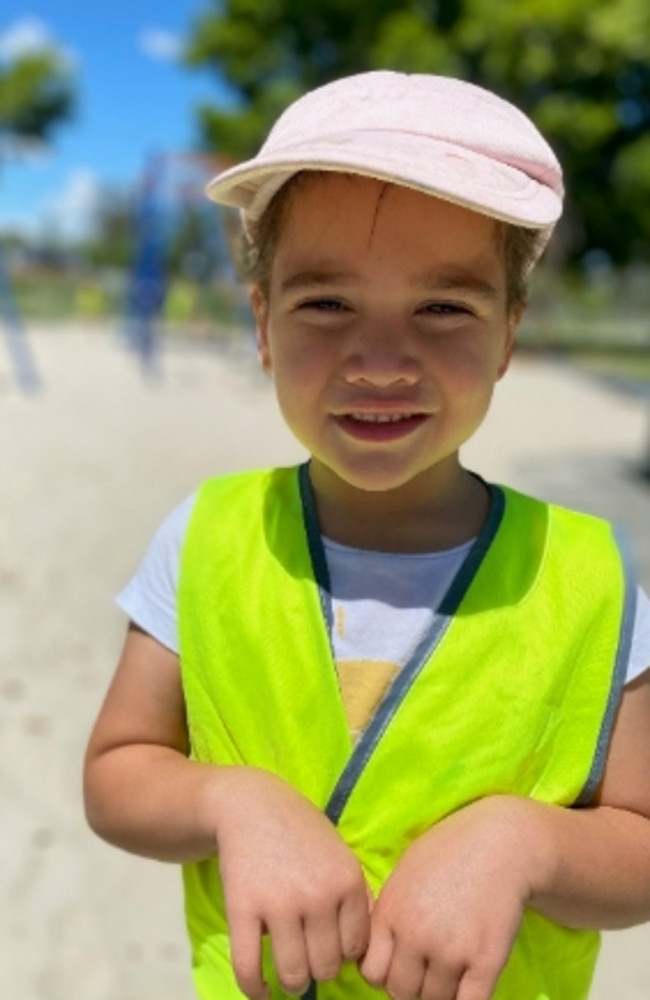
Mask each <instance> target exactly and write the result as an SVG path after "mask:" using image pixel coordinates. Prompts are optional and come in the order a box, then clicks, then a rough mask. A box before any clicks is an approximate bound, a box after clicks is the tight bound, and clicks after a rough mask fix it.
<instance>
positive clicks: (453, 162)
mask: <svg viewBox="0 0 650 1000" xmlns="http://www.w3.org/2000/svg"><path fill="white" fill-rule="evenodd" d="M209 194H210V196H211V197H212V198H213V199H214V200H215V201H218V202H221V203H225V204H228V205H236V206H239V207H240V208H241V209H242V213H243V220H244V227H245V231H246V234H247V238H248V241H249V255H250V262H251V302H252V307H253V311H254V315H255V320H256V325H257V337H258V345H259V356H260V359H261V363H262V365H263V366H264V368H265V369H266V371H268V372H269V373H270V374H271V375H272V376H273V378H274V381H275V388H276V392H277V397H278V401H279V405H280V407H281V410H282V413H283V415H284V417H285V419H286V421H287V423H288V425H289V427H290V428H291V429H292V431H293V432H294V433H295V435H296V437H297V438H298V439H299V440H300V441H301V442H302V444H303V445H304V446H305V448H306V449H307V450H308V452H309V455H310V460H309V461H308V462H307V463H306V464H305V465H303V466H301V467H300V468H288V469H285V468H281V469H271V470H267V471H256V472H250V473H244V474H236V475H231V476H225V477H221V478H217V479H214V480H210V481H209V482H207V483H205V484H204V485H203V486H202V487H201V488H200V490H199V491H198V494H196V495H195V496H193V497H191V498H190V499H189V500H188V501H187V502H186V503H185V504H183V505H182V507H180V508H179V509H178V510H177V511H175V512H174V513H173V514H172V516H171V517H170V518H169V519H168V520H167V521H166V522H165V524H164V525H163V527H162V528H161V530H160V531H159V533H158V535H157V536H156V538H155V540H154V542H153V543H152V546H151V548H150V550H149V552H148V554H147V556H146V558H145V560H144V562H143V564H142V566H141V567H140V569H139V571H138V573H137V574H136V576H135V578H134V579H133V580H132V582H131V583H130V584H129V586H128V587H127V588H126V590H125V591H124V592H123V594H122V595H121V605H122V607H123V608H124V609H125V610H126V612H127V614H128V615H129V617H130V620H131V624H130V626H129V630H128V634H127V638H126V643H125V646H124V651H123V653H122V657H121V660H120V663H119V666H118V668H117V672H116V675H115V679H114V681H113V683H112V685H111V688H110V690H109V692H108V695H107V697H106V700H105V703H104V706H103V708H102V709H101V713H100V715H99V719H98V721H97V724H96V727H95V730H94V732H93V734H92V737H91V740H90V745H89V748H88V753H87V760H86V767H85V789H86V804H87V812H88V817H89V821H90V824H91V825H92V827H93V828H94V830H96V832H97V833H99V834H100V835H101V836H102V837H105V838H106V839H107V840H109V841H111V842H112V843H114V844H116V845H118V846H119V847H122V848H124V849H126V850H129V851H133V852H136V853H139V854H143V855H148V856H150V857H153V858H159V859H163V860H168V861H173V862H182V863H183V865H184V882H185V894H186V910H187V921H188V928H189V934H190V938H191V942H192V949H193V966H194V976H195V985H196V989H197V992H198V995H199V996H200V997H201V1000H232V998H237V997H241V996H242V995H245V996H247V997H250V998H253V1000H262V998H267V997H272V998H275V1000H277V998H280V997H285V996H295V995H300V994H304V995H305V996H308V997H310V998H315V997H318V998H319V1000H363V998H370V997H377V996H386V994H388V995H390V996H391V997H393V998H396V1000H415V998H421V1000H584V998H585V997H586V996H587V993H588V990H589V984H590V979H591V975H592V970H593V966H594V962H595V959H596V954H597V949H598V935H597V929H599V928H612V927H624V926H628V925H631V924H634V923H640V922H642V921H645V920H648V919H650V782H649V781H648V774H650V673H649V672H648V670H647V668H648V666H649V665H650V625H649V622H650V611H649V608H648V601H647V598H646V597H645V595H644V594H643V593H642V592H640V591H639V590H638V588H636V587H635V586H634V585H633V584H631V583H630V581H629V579H628V578H627V573H626V569H625V567H624V564H623V561H622V559H621V556H620V554H619V550H618V547H617V545H616V542H615V540H614V538H613V534H612V531H611V529H610V527H609V526H608V525H607V524H606V523H604V522H602V521H600V520H598V519H596V518H592V517H589V516H586V515H582V514H576V513H572V512H569V511H567V510H565V509H562V508H559V507H556V506H552V505H549V504H546V503H542V502H540V501H537V500H534V499H531V498H529V497H526V496H524V495H522V494H519V493H517V492H515V491H513V490H511V489H508V488H506V487H501V486H494V485H492V484H490V483H486V482H484V481H483V480H482V479H480V478H479V477H478V476H476V475H474V474H472V473H471V472H470V471H468V470H466V469H465V468H464V467H463V466H462V464H461V462H460V460H459V449H460V448H461V446H462V445H463V443H464V442H465V441H467V439H468V438H469V437H470V436H471V435H472V434H473V433H474V431H475V430H476V429H477V428H478V427H479V425H480V424H481V422H482V420H483V418H484V416H485V414H486V412H487V410H488V407H489V404H490V398H491V395H492V391H493V388H494V385H495V383H496V382H497V380H498V379H500V378H501V377H502V376H503V375H504V373H505V372H506V369H507V367H508V362H509V360H510V355H511V352H512V348H513V342H514V339H515V333H516V330H517V326H518V324H519V321H520V319H521V316H522V313H523V311H524V306H525V276H526V274H527V273H528V271H529V270H530V268H531V267H532V266H533V264H534V262H535V260H536V259H537V258H538V257H539V255H540V253H541V252H542V249H543V247H544V245H545V243H546V241H547V239H548V237H549V235H550V233H551V229H552V227H553V224H554V223H555V222H556V220H557V218H558V216H559V215H560V212H561V199H562V180H561V174H560V168H559V166H558V163H557V161H556V159H555V156H554V155H553V153H552V151H551V149H550V148H549V146H548V145H547V143H546V142H545V141H544V139H543V138H542V137H541V136H540V134H539V133H538V132H537V130H536V129H535V127H534V126H533V125H532V123H531V122H530V121H529V120H528V119H527V118H526V117H525V116H524V115H523V114H521V113H520V112H519V111H518V110H517V109H516V108H514V107H512V106H511V105H510V104H508V103H507V102H505V101H503V100H501V99H499V98H497V97H496V96H495V95H493V94H491V93H489V92H486V91H485V90H482V89H480V88H478V87H475V86H472V85H469V84H466V83H463V82H460V81H457V80H453V79H448V78H441V77H435V76H424V75H414V76H407V75H403V74H399V73H390V72H374V73H366V74H362V75H359V76H353V77H350V78H346V79H343V80H339V81H338V82H335V83H332V84H329V85H327V86H325V87H322V88H320V89H318V90H316V91H314V92H313V93H311V94H308V95H307V96H306V97H304V98H302V99H301V100H299V101H298V102H296V103H295V104H294V105H293V106H291V107H290V108H289V109H288V110H287V111H286V112H285V114H284V115H283V116H282V117H281V118H280V120H279V121H278V123H277V125H276V126H275V128H274V129H273V130H272V131H271V133H270V135H269V137H268V140H267V142H266V143H265V145H264V146H263V148H262V150H261V151H260V153H259V155H258V156H257V157H256V158H254V159H252V160H251V161H250V162H247V163H243V164H241V165H239V166H237V167H235V168H233V169H230V170H228V171H226V172H225V173H223V174H222V175H220V176H219V177H217V178H216V179H215V180H214V181H213V182H212V184H211V186H210V188H209ZM260 433H263V429H260ZM637 598H638V601H637V606H636V608H635V600H637Z"/></svg>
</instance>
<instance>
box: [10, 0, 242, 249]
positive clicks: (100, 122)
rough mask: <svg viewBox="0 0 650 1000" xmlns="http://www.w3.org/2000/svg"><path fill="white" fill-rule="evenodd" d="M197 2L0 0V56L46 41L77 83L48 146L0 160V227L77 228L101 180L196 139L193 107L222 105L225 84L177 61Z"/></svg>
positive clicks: (131, 178)
mask: <svg viewBox="0 0 650 1000" xmlns="http://www.w3.org/2000/svg"><path fill="white" fill-rule="evenodd" d="M206 5H207V0H167V2H163V3H161V2H160V0H108V2H106V0H105V2H104V3H102V4H94V3H89V2H88V0H35V2H33V3H31V4H30V3H27V4H26V3H25V2H24V0H1V9H0V60H2V61H5V60H8V59H12V58H15V57H16V55H17V54H19V53H20V52H25V51H27V50H29V49H30V48H33V47H35V46H38V45H39V44H41V43H43V42H46V43H47V44H49V45H53V46H55V47H56V48H57V49H58V50H59V51H60V52H61V53H62V54H63V55H64V57H65V58H66V60H67V61H68V62H69V64H70V66H71V70H72V72H73V74H74V76H75V78H76V80H77V85H78V107H77V110H76V114H75V119H74V120H73V121H71V122H70V123H66V124H64V125H62V126H61V127H60V128H59V129H58V130H57V131H56V132H55V134H54V141H53V143H52V147H51V149H49V150H47V151H44V152H39V153H36V154H32V155H27V156H24V157H21V158H19V159H16V158H13V159H12V160H10V161H9V162H8V163H4V164H3V165H2V167H1V172H0V230H7V229H16V228H20V229H23V230H27V231H32V232H35V231H36V232H38V231H42V230H43V229H44V228H50V229H52V228H56V230H57V231H59V232H61V233H62V234H66V235H73V236H74V235H75V234H77V233H80V232H82V231H83V230H84V227H85V226H86V225H87V220H88V218H89V217H90V215H91V213H92V208H93V205H94V204H96V201H97V198H98V195H99V193H100V192H101V190H102V187H103V186H106V185H110V186H113V187H117V186H119V187H122V188H127V189H128V188H130V187H131V186H132V185H134V184H135V183H136V181H137V178H138V176H139V174H140V172H141V171H142V169H143V166H144V164H145V162H146V159H147V157H148V156H149V155H150V154H151V153H152V152H154V151H173V152H179V151H186V150H189V149H191V148H192V146H193V145H195V143H196V131H195V119H194V116H193V113H192V109H193V107H194V106H195V105H196V104H198V103H200V102H212V103H215V104H217V103H220V104H223V103H227V101H228V94H227V89H226V87H225V86H223V85H220V84H219V82H218V81H217V80H216V79H215V78H213V77H211V76H210V75H208V74H207V73H204V72H197V71H188V70H185V69H183V67H182V66H180V65H179V63H178V59H177V55H178V50H179V46H180V45H181V43H182V41H183V40H184V38H186V37H187V34H188V28H189V25H190V24H191V23H192V20H193V18H194V17H196V16H197V14H199V13H201V12H202V11H203V10H204V9H205V8H206Z"/></svg>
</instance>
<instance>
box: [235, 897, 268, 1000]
mask: <svg viewBox="0 0 650 1000" xmlns="http://www.w3.org/2000/svg"><path fill="white" fill-rule="evenodd" d="M229 927H230V952H231V956H232V967H233V972H234V973H235V979H236V980H237V984H238V986H239V988H240V990H241V991H242V993H244V994H245V995H246V996H247V997H250V998H251V1000H267V998H268V996H269V989H268V986H267V985H266V983H265V982H264V979H263V977H262V927H261V924H260V923H259V921H257V920H254V919H250V918H246V917H238V916H237V915H234V914H230V917H229Z"/></svg>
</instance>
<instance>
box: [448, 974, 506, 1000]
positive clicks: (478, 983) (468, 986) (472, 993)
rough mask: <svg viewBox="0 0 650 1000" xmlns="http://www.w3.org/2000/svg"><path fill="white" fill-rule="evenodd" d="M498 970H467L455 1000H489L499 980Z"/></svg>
mask: <svg viewBox="0 0 650 1000" xmlns="http://www.w3.org/2000/svg"><path fill="white" fill-rule="evenodd" d="M499 973H500V968H497V969H494V968H490V969H488V968H482V967H477V966H473V967H472V968H471V969H467V970H466V971H465V974H464V975H463V977H462V978H461V981H460V983H459V985H458V992H457V995H456V1000H490V997H491V996H492V994H493V992H494V989H495V987H496V984H497V979H498V978H499Z"/></svg>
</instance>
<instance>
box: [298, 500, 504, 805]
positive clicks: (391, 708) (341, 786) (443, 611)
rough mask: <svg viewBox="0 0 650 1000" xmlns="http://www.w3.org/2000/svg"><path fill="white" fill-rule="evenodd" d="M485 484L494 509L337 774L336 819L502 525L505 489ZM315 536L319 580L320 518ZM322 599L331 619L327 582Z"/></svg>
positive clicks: (333, 797)
mask: <svg viewBox="0 0 650 1000" xmlns="http://www.w3.org/2000/svg"><path fill="white" fill-rule="evenodd" d="M486 486H487V489H488V490H489V492H490V500H491V502H490V510H489V513H488V517H487V520H486V523H485V525H484V527H483V530H482V531H481V533H480V534H479V536H478V537H477V539H476V541H475V542H474V545H473V546H472V548H471V549H470V550H469V552H468V554H467V556H466V558H465V560H464V562H463V564H462V565H461V567H460V569H459V570H458V573H457V574H456V576H455V577H454V579H453V581H452V583H451V585H450V587H449V589H448V591H447V593H446V594H445V596H444V598H443V600H442V601H441V604H440V607H439V608H438V610H437V612H436V614H435V615H434V619H433V622H432V623H431V627H430V629H429V630H428V632H427V634H426V635H425V636H424V637H423V639H422V640H421V642H420V643H419V644H418V646H417V648H416V650H415V651H414V653H413V655H412V657H411V659H410V660H409V662H408V663H406V664H405V666H404V667H403V668H402V670H401V671H400V673H399V674H398V676H397V677H396V678H395V681H394V682H393V684H392V685H391V687H390V688H389V690H388V692H387V694H386V696H385V698H384V699H383V701H382V702H381V704H380V705H379V707H378V709H377V711H376V712H375V714H374V716H373V718H372V719H371V721H370V723H369V725H368V727H367V728H366V730H365V731H364V733H363V735H362V736H361V738H360V740H359V742H358V743H357V745H356V747H355V749H354V752H353V753H352V756H351V757H350V760H349V761H348V763H347V765H346V767H345V769H344V771H343V773H342V774H341V777H340V778H339V780H338V782H337V784H336V787H335V788H334V791H333V792H332V795H331V797H330V800H329V802H328V804H327V807H326V809H325V813H326V815H327V816H328V817H329V819H330V820H331V821H332V822H333V823H338V821H339V819H340V817H341V814H342V812H343V810H344V808H345V805H346V803H347V801H348V799H349V798H350V795H351V794H352V792H353V790H354V787H355V785H356V783H357V781H358V780H359V777H360V775H361V774H362V772H363V770H364V768H365V767H366V764H367V763H368V761H369V760H370V757H371V756H372V753H373V751H374V750H375V747H376V746H377V744H378V743H379V741H380V739H381V737H382V736H383V734H384V733H385V731H386V729H387V728H388V726H389V725H390V722H391V720H392V719H393V717H394V716H395V713H396V712H397V710H398V708H399V706H400V705H401V703H402V701H403V700H404V698H405V697H406V695H407V694H408V692H409V690H410V689H411V687H412V686H413V683H414V682H415V680H416V679H417V677H418V675H419V674H420V673H421V671H422V669H423V667H424V665H425V664H426V663H427V662H428V660H429V659H430V658H431V656H432V655H433V653H434V651H435V649H436V648H437V646H438V645H439V644H440V642H441V640H442V638H443V636H444V634H445V632H446V631H447V629H448V627H449V625H450V623H451V619H452V617H453V616H454V614H455V613H456V611H457V609H458V607H459V605H460V603H461V601H462V600H463V598H464V596H465V594H466V593H467V591H468V589H469V587H470V584H471V583H472V581H473V580H474V577H475V576H476V574H477V572H478V570H479V568H480V566H481V564H482V562H483V559H484V558H485V555H486V553H487V551H488V549H489V548H490V546H491V544H492V541H493V540H494V536H495V535H496V533H497V531H498V529H499V525H500V524H501V520H502V518H503V512H504V508H505V498H504V495H503V492H502V491H501V490H500V489H499V488H498V487H496V486H492V485H490V484H486ZM310 510H312V511H314V516H315V508H314V505H313V500H312V501H311V508H307V509H306V510H305V518H306V520H307V519H308V518H310V513H309V512H310ZM310 530H311V529H310V528H309V526H308V533H309V532H310ZM315 536H316V537H315V538H314V539H313V541H310V549H311V551H312V559H314V552H315V554H316V558H315V559H314V572H315V574H316V579H317V580H318V581H319V583H320V581H321V579H323V578H322V577H319V569H318V567H319V565H320V563H321V562H323V563H325V566H326V565H327V564H326V562H325V552H324V548H323V542H322V539H321V536H320V533H319V532H318V526H317V524H316V531H315ZM312 545H313V548H312ZM321 600H322V602H323V604H324V605H326V606H327V609H328V610H327V611H326V620H327V621H328V622H329V621H330V620H331V617H332V611H331V597H330V594H329V588H328V589H327V590H325V589H322V597H321Z"/></svg>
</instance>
